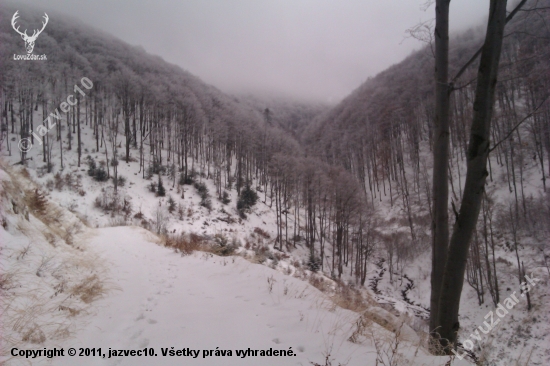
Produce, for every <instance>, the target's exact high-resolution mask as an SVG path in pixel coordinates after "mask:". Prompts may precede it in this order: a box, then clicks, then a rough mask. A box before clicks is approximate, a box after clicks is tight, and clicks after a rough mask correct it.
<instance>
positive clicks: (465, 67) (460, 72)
mask: <svg viewBox="0 0 550 366" xmlns="http://www.w3.org/2000/svg"><path fill="white" fill-rule="evenodd" d="M526 2H527V0H521V2H520V3H519V4H518V5H517V6H516V7H515V9H514V10H512V12H511V13H510V14H508V16H507V17H506V24H508V22H509V21H510V20H512V18H514V16H515V15H516V14H517V13H518V11H520V9H521V7H522V6H523V5H525V3H526ZM482 49H483V46H481V47H480V48H479V49H478V50H477V52H476V53H475V54H474V55H473V56H472V57H471V58H470V59H469V60H468V62H466V63H465V64H464V66H462V68H461V69H460V71H458V73H457V74H456V75H455V77H454V78H453V79H452V80H451V85H454V83H455V82H456V81H457V80H458V78H460V77H461V76H462V74H463V73H464V71H466V69H467V68H468V67H469V66H470V65H471V64H472V63H473V62H474V61H475V60H476V59H477V58H478V57H479V55H481V50H482Z"/></svg>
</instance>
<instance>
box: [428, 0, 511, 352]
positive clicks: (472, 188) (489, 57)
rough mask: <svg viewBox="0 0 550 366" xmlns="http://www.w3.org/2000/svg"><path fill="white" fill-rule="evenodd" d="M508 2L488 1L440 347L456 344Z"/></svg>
mask: <svg viewBox="0 0 550 366" xmlns="http://www.w3.org/2000/svg"><path fill="white" fill-rule="evenodd" d="M506 3H507V0H491V6H490V10H489V22H488V24H487V33H486V36H485V43H484V45H483V48H482V52H481V60H480V64H479V70H478V78H477V86H476V97H475V101H474V115H473V121H472V127H471V130H470V142H469V145H468V154H467V172H466V183H465V186H464V196H463V198H462V203H461V206H460V211H459V214H458V218H457V222H456V224H455V227H454V230H453V235H452V237H451V241H450V245H449V252H448V256H447V261H446V265H445V272H444V275H443V286H442V288H441V294H440V298H439V309H438V324H437V325H438V333H439V335H440V337H441V345H442V346H447V345H449V344H454V343H455V342H456V337H457V331H458V329H459V326H460V325H459V323H458V311H459V304H460V296H461V294H462V286H463V284H464V271H465V269H466V260H467V256H468V250H469V245H470V240H471V237H472V233H473V231H474V230H475V228H476V223H477V219H478V215H479V211H480V207H481V201H482V198H483V192H484V186H485V179H486V177H487V175H488V173H487V157H488V155H489V138H490V130H491V117H492V113H493V104H494V95H495V86H496V83H497V75H498V66H499V61H500V51H501V48H502V40H503V37H504V26H505V25H506Z"/></svg>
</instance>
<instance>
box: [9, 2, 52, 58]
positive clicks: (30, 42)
mask: <svg viewBox="0 0 550 366" xmlns="http://www.w3.org/2000/svg"><path fill="white" fill-rule="evenodd" d="M18 13H19V10H17V11H16V12H15V14H13V17H12V18H11V26H12V27H13V29H14V30H15V31H16V32H17V33H19V34H20V35H21V38H23V40H24V41H25V48H26V49H27V53H32V50H33V49H34V42H35V41H36V38H38V36H39V35H40V33H42V31H43V30H44V28H46V24H48V20H49V19H50V18H48V14H46V13H44V16H43V18H44V21H43V22H42V29H40V30H37V29H35V30H34V32H33V33H32V36H29V35H28V34H27V30H26V29H25V31H24V32H21V31H20V30H19V26H17V28H16V27H15V23H16V22H17V18H19V15H18Z"/></svg>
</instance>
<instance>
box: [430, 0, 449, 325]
mask: <svg viewBox="0 0 550 366" xmlns="http://www.w3.org/2000/svg"><path fill="white" fill-rule="evenodd" d="M449 3H450V0H437V1H436V10H435V14H436V27H435V84H436V85H435V98H436V100H435V106H436V107H435V122H434V135H433V157H434V168H433V182H432V187H433V194H432V197H433V212H432V275H431V286H432V292H431V297H430V333H432V334H433V333H434V332H435V333H437V332H438V330H437V319H438V313H439V298H440V294H441V284H442V279H443V272H444V270H445V259H446V255H447V247H448V243H449V214H448V210H449V186H448V184H447V182H448V165H449V109H450V107H449V105H450V103H449V100H450V92H451V87H450V85H449V81H448V78H449Z"/></svg>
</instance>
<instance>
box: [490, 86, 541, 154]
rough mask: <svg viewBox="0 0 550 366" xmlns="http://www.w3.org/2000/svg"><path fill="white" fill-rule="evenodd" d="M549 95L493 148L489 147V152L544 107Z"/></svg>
mask: <svg viewBox="0 0 550 366" xmlns="http://www.w3.org/2000/svg"><path fill="white" fill-rule="evenodd" d="M548 97H550V95H547V96H546V97H545V98H544V99H543V100H542V102H541V103H540V104H539V105H538V107H537V108H535V110H534V111H532V112H531V113H529V114H528V115H527V116H525V118H523V119H522V120H521V121H519V122H518V123H517V124H516V125H515V126H514V128H512V129H511V130H510V131H509V132H508V133H507V134H506V136H504V138H503V139H501V140H500V141H499V142H497V143H496V144H495V145H494V146H493V147H492V148H490V149H489V153H491V152H492V151H493V150H494V149H496V148H497V147H498V145H500V144H502V143H503V142H504V141H506V140H507V139H508V137H510V136H511V135H512V134H513V133H514V131H515V130H517V129H518V127H519V126H521V124H522V123H523V122H525V121H527V120H528V119H529V118H531V117H532V116H533V115H534V114H535V113H536V112H537V111H538V110H539V109H540V107H542V105H543V104H544V103H545V102H546V100H547V99H548Z"/></svg>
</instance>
